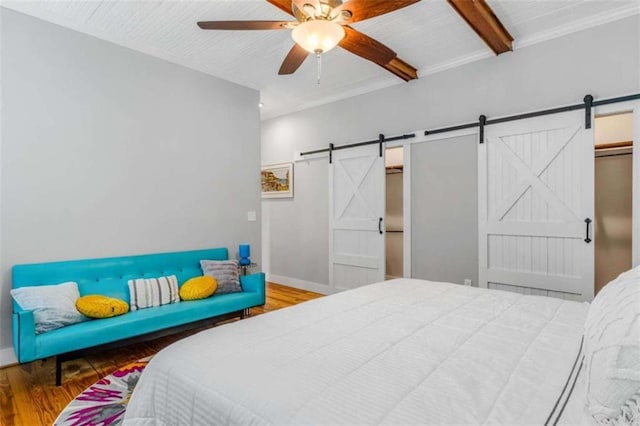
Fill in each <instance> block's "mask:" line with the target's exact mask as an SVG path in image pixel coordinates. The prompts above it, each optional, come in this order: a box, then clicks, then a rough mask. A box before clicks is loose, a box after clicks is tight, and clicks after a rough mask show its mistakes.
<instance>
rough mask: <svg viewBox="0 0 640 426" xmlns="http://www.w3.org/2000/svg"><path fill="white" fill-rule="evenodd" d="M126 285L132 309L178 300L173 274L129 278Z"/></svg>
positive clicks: (175, 279) (176, 282)
mask: <svg viewBox="0 0 640 426" xmlns="http://www.w3.org/2000/svg"><path fill="white" fill-rule="evenodd" d="M128 285H129V300H130V303H131V310H132V311H137V310H138V309H144V308H151V307H154V306H162V305H167V304H170V303H178V302H180V293H179V290H178V279H177V278H176V276H175V275H171V276H168V277H158V278H146V279H145V278H140V279H137V280H129V283H128Z"/></svg>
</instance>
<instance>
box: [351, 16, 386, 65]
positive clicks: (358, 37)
mask: <svg viewBox="0 0 640 426" xmlns="http://www.w3.org/2000/svg"><path fill="white" fill-rule="evenodd" d="M343 28H344V32H345V37H344V38H343V39H342V40H341V41H340V43H339V46H340V47H342V48H343V49H346V50H348V51H349V52H351V53H353V54H354V55H358V56H360V57H362V58H365V59H368V60H369V61H371V62H373V63H376V64H378V65H380V66H385V65H386V64H387V63H388V62H389V61H391V60H392V59H393V58H395V57H396V56H397V54H396V52H394V51H393V50H391V49H389V48H388V47H387V46H385V45H384V44H382V43H380V42H379V41H377V40H374V39H372V38H371V37H369V36H368V35H366V34H363V33H361V32H360V31H357V30H354V29H353V28H351V27H350V26H348V25H345V26H343Z"/></svg>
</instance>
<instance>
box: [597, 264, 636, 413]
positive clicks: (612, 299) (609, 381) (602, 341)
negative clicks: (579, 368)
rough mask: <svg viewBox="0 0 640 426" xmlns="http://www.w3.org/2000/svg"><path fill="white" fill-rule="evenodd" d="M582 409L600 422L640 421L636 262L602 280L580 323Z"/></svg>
mask: <svg viewBox="0 0 640 426" xmlns="http://www.w3.org/2000/svg"><path fill="white" fill-rule="evenodd" d="M585 361H586V367H587V370H586V371H587V380H588V383H587V408H588V410H589V413H590V414H591V415H592V416H593V418H594V419H595V420H596V421H597V422H598V423H601V424H631V423H630V421H631V420H632V419H634V420H635V422H636V423H634V424H637V423H640V266H639V267H637V268H635V269H632V270H630V271H627V272H625V273H623V274H621V275H620V276H619V277H618V278H616V279H615V280H613V281H612V282H610V283H609V284H607V285H606V286H605V287H604V288H603V289H602V290H600V293H598V295H597V296H596V298H595V299H594V300H593V303H592V304H591V306H590V307H589V313H588V314H587V321H586V323H585Z"/></svg>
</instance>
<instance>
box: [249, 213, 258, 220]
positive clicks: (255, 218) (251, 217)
mask: <svg viewBox="0 0 640 426" xmlns="http://www.w3.org/2000/svg"><path fill="white" fill-rule="evenodd" d="M247 220H248V221H249V222H255V221H256V220H258V216H257V215H256V212H247Z"/></svg>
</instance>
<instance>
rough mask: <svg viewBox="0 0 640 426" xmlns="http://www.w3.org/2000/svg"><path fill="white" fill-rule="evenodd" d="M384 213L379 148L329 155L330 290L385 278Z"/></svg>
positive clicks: (383, 176) (345, 151) (383, 181)
mask: <svg viewBox="0 0 640 426" xmlns="http://www.w3.org/2000/svg"><path fill="white" fill-rule="evenodd" d="M383 155H384V150H383ZM384 213H385V169H384V157H381V156H380V151H379V146H378V145H376V144H373V145H365V146H362V147H357V148H349V149H344V150H338V151H334V152H333V162H332V164H330V165H329V231H330V234H329V268H330V269H329V284H330V286H331V287H332V288H333V289H335V290H345V289H350V288H355V287H359V286H362V285H365V284H370V283H374V282H377V281H383V280H384V276H385V275H384V274H385V270H384V268H385V266H384V265H385V259H384V223H383V221H384V219H383V218H384Z"/></svg>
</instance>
